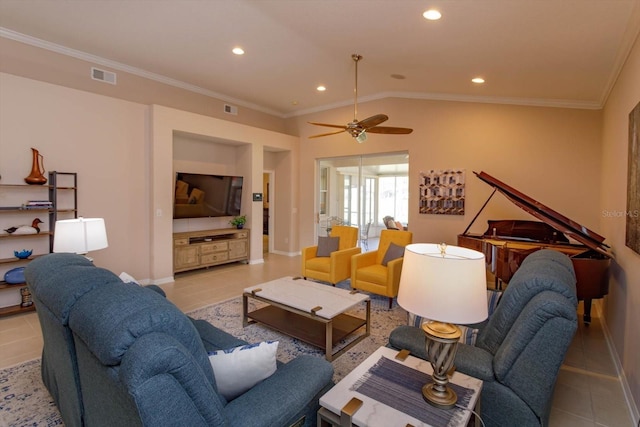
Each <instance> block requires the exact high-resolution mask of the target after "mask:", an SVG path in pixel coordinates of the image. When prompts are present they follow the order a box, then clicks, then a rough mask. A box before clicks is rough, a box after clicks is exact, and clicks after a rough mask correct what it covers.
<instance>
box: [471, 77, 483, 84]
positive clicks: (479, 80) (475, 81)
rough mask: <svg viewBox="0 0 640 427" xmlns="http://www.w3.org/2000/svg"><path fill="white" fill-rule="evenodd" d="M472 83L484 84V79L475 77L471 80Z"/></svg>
mask: <svg viewBox="0 0 640 427" xmlns="http://www.w3.org/2000/svg"><path fill="white" fill-rule="evenodd" d="M471 81H472V82H474V83H477V84H482V83H484V79H483V78H482V77H475V78H473V79H471Z"/></svg>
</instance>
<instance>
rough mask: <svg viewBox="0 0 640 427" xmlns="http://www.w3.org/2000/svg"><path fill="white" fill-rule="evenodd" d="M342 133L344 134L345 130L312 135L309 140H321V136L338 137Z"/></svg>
mask: <svg viewBox="0 0 640 427" xmlns="http://www.w3.org/2000/svg"><path fill="white" fill-rule="evenodd" d="M342 132H344V130H339V131H337V132H329V133H321V134H319V135H311V136H310V137H309V138H320V137H321V136H329V135H337V134H339V133H342Z"/></svg>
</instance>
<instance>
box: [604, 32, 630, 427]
mask: <svg viewBox="0 0 640 427" xmlns="http://www.w3.org/2000/svg"><path fill="white" fill-rule="evenodd" d="M638 76H640V39H637V40H636V43H635V46H634V47H633V50H632V52H631V55H630V56H629V58H628V59H627V62H626V64H625V66H624V69H623V71H622V73H621V74H620V76H619V78H618V80H617V82H616V85H615V87H614V89H613V91H612V92H611V94H610V96H609V99H608V101H607V104H606V106H605V109H604V121H603V123H604V125H603V134H602V140H603V150H602V172H601V175H600V179H601V181H602V189H601V194H602V196H601V197H602V203H601V205H600V207H601V212H602V213H601V216H600V228H601V230H602V233H603V234H604V235H605V236H607V237H608V242H609V244H610V245H611V246H612V248H613V250H614V252H615V255H616V258H615V261H614V262H613V263H612V268H611V273H612V274H611V283H610V286H609V296H608V297H607V298H606V303H605V304H604V311H605V318H606V324H607V328H608V329H609V333H610V334H611V337H612V338H613V342H614V345H615V350H616V353H617V355H618V357H619V359H620V362H621V364H622V369H623V371H624V378H626V380H627V382H628V386H629V389H630V390H631V392H632V393H633V397H634V401H635V405H636V414H635V416H636V419H638V413H637V409H638V407H640V357H639V356H638V355H639V354H640V333H639V332H638V325H640V311H639V310H638V307H640V254H637V253H635V252H634V251H632V250H631V249H630V248H628V247H626V245H625V227H626V221H625V216H624V213H626V210H627V205H626V203H627V201H626V200H627V199H626V197H627V193H626V189H627V161H628V146H629V113H630V112H631V110H632V109H633V108H634V107H635V106H636V105H637V104H638V102H640V78H639V77H638ZM605 211H607V212H617V213H618V215H606V214H605ZM620 213H623V214H622V215H620ZM630 214H636V213H634V212H631V213H630Z"/></svg>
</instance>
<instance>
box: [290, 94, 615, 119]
mask: <svg viewBox="0 0 640 427" xmlns="http://www.w3.org/2000/svg"><path fill="white" fill-rule="evenodd" d="M387 98H401V99H422V100H427V101H453V102H474V103H481V104H507V105H520V106H527V107H553V108H576V109H582V110H600V109H601V108H602V104H601V103H600V102H597V101H578V100H573V99H538V98H508V97H492V96H468V95H456V94H451V93H419V92H380V93H377V94H374V95H368V96H361V97H358V103H359V104H360V103H364V102H369V101H377V100H380V99H387ZM352 105H353V101H341V102H336V103H333V104H327V105H323V106H320V107H315V108H308V109H305V110H300V111H296V112H293V113H288V114H284V115H283V117H284V118H285V119H287V118H291V117H298V116H304V115H307V114H313V113H319V112H322V111H327V110H332V109H334V108H340V107H346V106H352Z"/></svg>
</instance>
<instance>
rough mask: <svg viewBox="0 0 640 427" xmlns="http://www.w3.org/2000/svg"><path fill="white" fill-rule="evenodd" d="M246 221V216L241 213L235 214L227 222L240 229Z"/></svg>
mask: <svg viewBox="0 0 640 427" xmlns="http://www.w3.org/2000/svg"><path fill="white" fill-rule="evenodd" d="M246 222H247V217H246V216H245V215H241V216H236V217H233V219H232V220H231V221H229V224H231V225H233V226H235V227H236V228H238V229H240V228H242V227H244V225H245V224H246Z"/></svg>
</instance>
